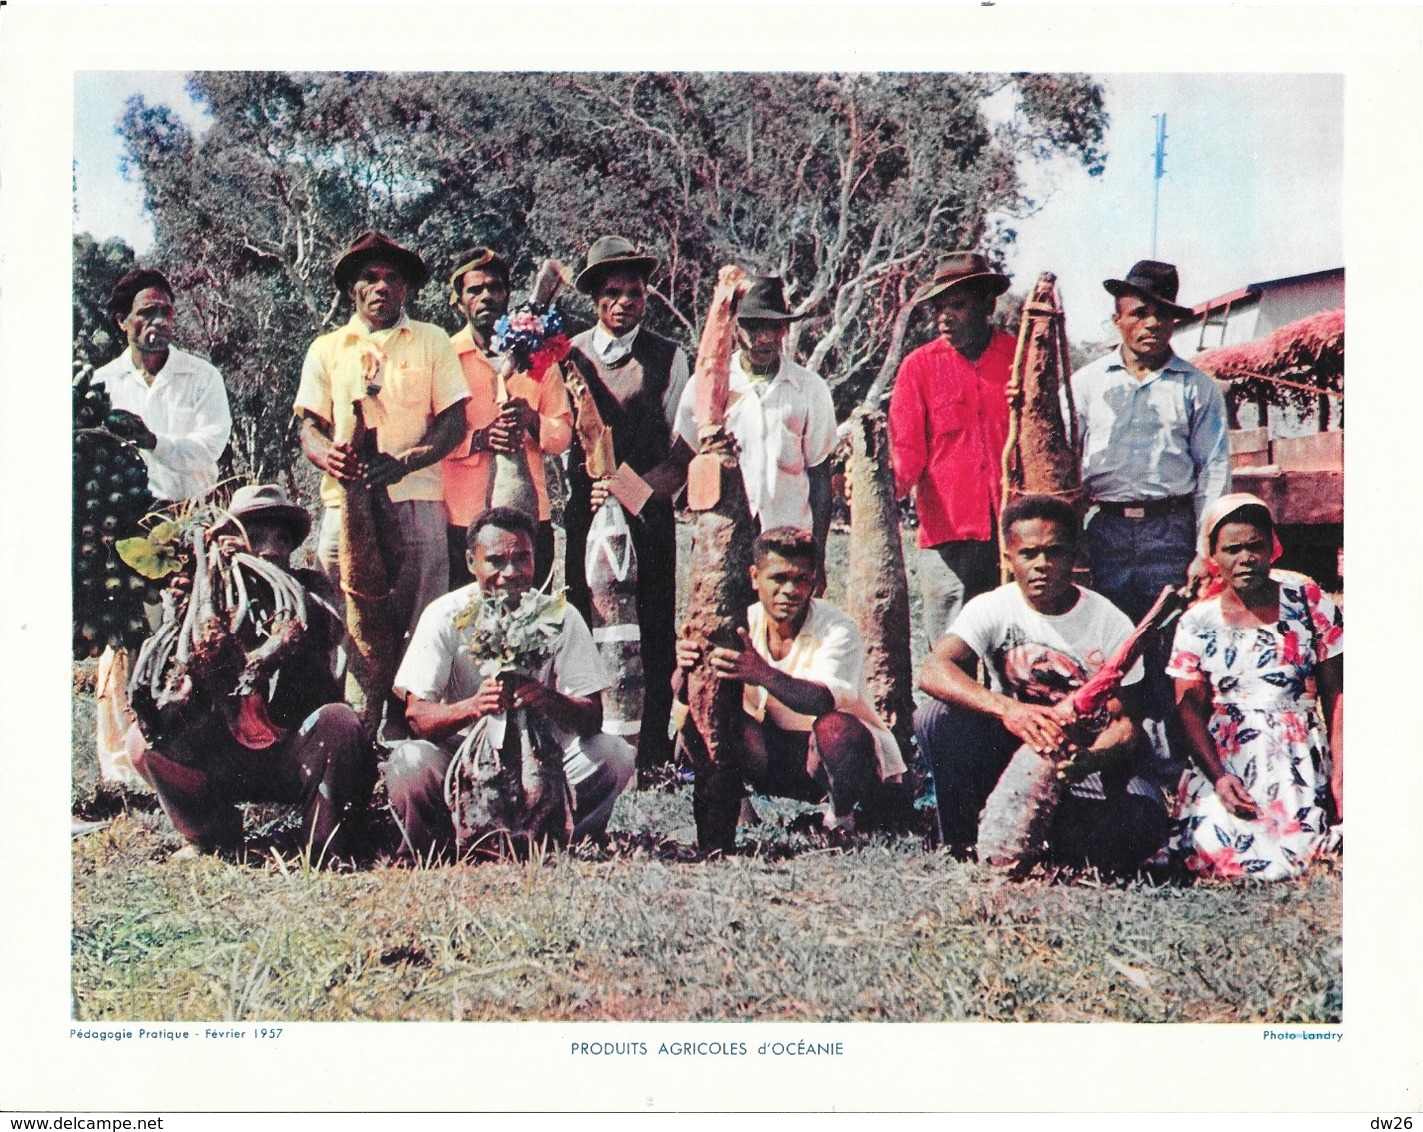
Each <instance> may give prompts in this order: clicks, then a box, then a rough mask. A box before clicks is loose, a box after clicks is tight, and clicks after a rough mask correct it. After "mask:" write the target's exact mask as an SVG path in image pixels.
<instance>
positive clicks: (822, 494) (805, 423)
mask: <svg viewBox="0 0 1423 1132" xmlns="http://www.w3.org/2000/svg"><path fill="white" fill-rule="evenodd" d="M804 317H805V316H804V315H797V314H792V313H791V310H790V307H789V306H788V305H787V303H786V295H785V288H784V287H783V285H782V283H781V281H780V279H778V278H776V277H775V276H762V277H760V278H757V279H753V280H752V281H751V286H750V287H749V288H748V289H747V291H746V295H745V296H744V297H743V298H742V300H741V305H740V307H738V308H737V312H736V337H737V341H738V343H739V346H740V348H739V349H738V350H737V351H736V353H734V354H733V355H732V356H731V396H730V400H729V401H728V403H727V409H726V424H727V427H728V428H729V429H730V430H731V434H732V435H733V436H734V437H736V440H737V443H738V444H740V446H741V476H742V479H743V480H744V481H745V483H746V501H747V502H748V503H749V504H750V505H751V514H752V516H753V517H754V518H755V519H756V520H757V521H758V522H759V523H760V524H761V529H762V530H763V531H769V530H771V529H772V528H773V527H804V528H806V529H808V530H809V531H810V532H811V533H812V534H813V535H814V536H815V546H816V552H817V555H818V558H817V559H816V566H817V567H818V568H820V569H821V570H822V572H823V569H824V564H825V536H826V534H827V533H828V532H829V530H830V500H831V490H830V453H831V452H832V451H834V449H835V441H836V436H835V403H834V401H832V400H831V397H830V387H829V386H828V385H826V384H825V379H824V378H822V377H821V376H820V375H819V374H818V373H815V372H813V371H811V370H808V369H806V368H805V367H804V366H799V365H796V363H795V362H793V361H791V359H790V358H788V357H786V356H785V353H784V347H785V341H786V334H787V332H788V331H789V329H790V324H791V323H792V322H795V321H796V320H797V319H798V318H804ZM677 435H678V436H680V437H681V438H682V439H683V440H684V441H686V443H687V446H688V447H689V448H690V449H691V450H692V451H693V452H695V451H697V449H698V446H699V445H698V441H697V420H696V387H695V386H694V385H692V384H688V386H687V388H686V389H685V390H684V391H683V393H682V400H681V402H680V403H679V404H678V406H677Z"/></svg>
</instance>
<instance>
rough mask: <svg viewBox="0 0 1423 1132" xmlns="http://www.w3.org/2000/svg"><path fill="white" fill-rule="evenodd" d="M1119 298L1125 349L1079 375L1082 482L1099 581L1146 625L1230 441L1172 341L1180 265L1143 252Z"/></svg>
mask: <svg viewBox="0 0 1423 1132" xmlns="http://www.w3.org/2000/svg"><path fill="white" fill-rule="evenodd" d="M1102 285H1103V286H1104V287H1105V288H1106V289H1107V291H1108V292H1109V293H1110V294H1111V295H1112V296H1113V297H1114V298H1115V300H1116V306H1115V310H1114V311H1113V313H1112V322H1113V323H1114V324H1115V325H1116V327H1117V331H1118V333H1119V334H1120V335H1121V339H1122V342H1121V347H1120V348H1119V349H1117V350H1114V351H1113V352H1112V353H1110V354H1108V355H1107V356H1106V357H1103V358H1099V359H1098V360H1097V361H1095V362H1092V363H1091V364H1090V365H1087V366H1084V367H1083V368H1082V369H1080V370H1078V371H1077V372H1076V373H1074V374H1073V375H1072V399H1073V405H1074V411H1075V413H1076V418H1077V436H1078V438H1079V442H1080V444H1081V451H1082V483H1083V487H1084V488H1085V490H1086V492H1087V495H1088V496H1089V498H1090V499H1091V500H1092V504H1093V509H1094V510H1093V512H1089V515H1088V520H1087V539H1086V544H1087V556H1088V560H1089V561H1090V563H1091V566H1092V578H1093V588H1094V589H1096V590H1097V591H1098V592H1099V593H1101V594H1103V595H1104V596H1105V597H1107V598H1108V599H1110V600H1111V601H1112V602H1113V603H1114V604H1115V605H1116V606H1117V608H1119V609H1120V610H1121V611H1122V612H1123V613H1125V614H1126V615H1127V616H1128V617H1129V618H1130V619H1131V620H1132V621H1139V620H1140V619H1141V617H1142V616H1143V615H1144V614H1145V613H1146V611H1147V609H1148V607H1149V606H1150V605H1151V603H1152V602H1153V601H1155V600H1156V596H1157V595H1158V594H1159V593H1160V592H1161V590H1162V587H1164V586H1167V585H1171V586H1179V585H1181V584H1182V583H1184V582H1185V580H1186V576H1187V573H1188V571H1189V569H1190V567H1191V564H1192V562H1193V560H1194V559H1195V555H1196V526H1197V523H1198V521H1199V519H1200V516H1201V515H1202V513H1204V511H1205V509H1206V508H1207V507H1209V506H1210V505H1211V504H1212V503H1213V502H1214V501H1215V500H1216V499H1218V498H1219V497H1220V496H1221V495H1222V494H1223V493H1225V492H1227V491H1229V490H1230V445H1229V442H1228V438H1227V434H1226V429H1227V427H1228V426H1227V418H1226V412H1225V398H1224V396H1222V394H1221V391H1220V387H1219V386H1217V385H1216V383H1215V382H1214V381H1213V380H1212V379H1211V378H1210V377H1208V376H1206V375H1205V374H1204V373H1202V372H1201V371H1200V370H1198V369H1197V368H1196V367H1195V366H1193V365H1191V364H1190V363H1189V362H1186V361H1183V360H1182V359H1180V358H1178V357H1177V356H1176V355H1175V353H1174V352H1173V351H1172V349H1171V332H1172V331H1173V330H1174V329H1175V326H1176V320H1177V319H1179V318H1185V317H1188V316H1189V315H1190V314H1191V313H1192V312H1191V309H1190V308H1189V307H1183V306H1180V305H1178V304H1177V302H1176V293H1177V290H1178V289H1179V287H1180V280H1179V277H1178V275H1177V273H1176V268H1175V267H1174V266H1172V265H1171V264H1169V263H1161V262H1159V261H1157V260H1149V259H1146V260H1141V261H1140V262H1139V263H1137V264H1135V265H1134V266H1133V267H1132V269H1131V270H1130V271H1129V272H1127V276H1126V278H1125V279H1108V280H1105V281H1104V282H1103V284H1102ZM1163 663H1164V657H1162V656H1159V655H1153V654H1148V657H1147V666H1146V667H1147V676H1146V684H1145V698H1146V712H1145V714H1146V717H1147V718H1146V721H1145V726H1146V731H1147V734H1148V735H1149V736H1150V737H1151V738H1152V741H1153V744H1154V745H1155V746H1156V748H1157V753H1158V760H1159V761H1160V764H1161V765H1160V767H1159V768H1158V769H1159V773H1160V777H1161V780H1162V784H1163V785H1167V786H1171V785H1174V782H1173V781H1172V779H1173V778H1174V770H1175V769H1179V767H1178V764H1179V763H1180V760H1179V759H1172V758H1171V757H1170V756H1169V754H1168V750H1167V748H1168V747H1171V748H1179V749H1184V744H1178V743H1175V742H1171V741H1169V740H1168V739H1166V738H1165V736H1164V733H1163V728H1164V725H1165V724H1166V723H1169V724H1171V726H1172V727H1173V729H1174V721H1175V710H1174V705H1173V701H1172V690H1171V681H1170V680H1169V679H1168V678H1166V676H1165V675H1164V674H1163V672H1162V671H1161V669H1162V667H1163Z"/></svg>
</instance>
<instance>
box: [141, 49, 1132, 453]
mask: <svg viewBox="0 0 1423 1132" xmlns="http://www.w3.org/2000/svg"><path fill="white" fill-rule="evenodd" d="M190 89H191V91H192V93H193V95H194V97H195V98H197V99H199V100H200V101H201V102H203V103H204V104H205V105H206V106H207V107H208V109H209V111H210V112H211V114H212V125H211V127H210V128H209V129H208V131H207V132H206V134H205V135H204V136H203V137H202V138H201V139H197V138H194V137H193V136H192V134H191V131H189V130H188V129H187V127H186V126H184V125H183V123H182V122H181V121H179V120H178V119H177V118H176V117H175V116H174V115H173V114H172V113H171V112H170V111H169V110H168V109H167V108H166V107H162V106H148V105H146V104H145V103H144V102H143V101H142V100H134V101H133V102H132V103H131V104H130V106H129V108H128V112H127V114H126V115H125V118H124V122H123V126H122V131H123V134H124V136H125V139H126V142H127V146H128V151H129V154H130V159H131V161H132V164H133V167H134V168H135V169H136V170H137V172H138V173H139V176H140V178H141V180H142V183H143V186H144V192H145V195H146V199H147V202H148V205H149V208H150V209H151V211H152V213H153V216H154V223H155V227H156V230H157V236H158V248H157V258H158V260H159V262H160V264H161V265H162V266H163V267H164V268H165V269H166V270H168V271H170V273H171V277H172V278H173V280H174V283H175V284H176V285H177V286H178V287H180V288H181V289H182V290H183V293H184V302H183V304H181V306H182V309H183V310H184V311H185V312H186V315H185V317H187V318H189V319H190V322H191V325H190V327H189V328H187V329H190V330H191V333H192V334H193V336H194V341H195V342H196V343H197V344H198V345H199V346H200V347H201V348H202V350H203V351H204V352H206V353H207V354H208V356H209V357H211V359H212V360H213V363H214V364H215V365H217V366H218V367H219V368H220V369H221V370H222V371H223V373H224V375H225V376H226V377H227V379H228V384H229V391H230V395H231V398H232V404H233V413H234V433H233V446H234V450H235V456H236V461H237V465H238V467H239V469H241V470H243V471H246V472H249V473H251V474H255V475H258V476H260V477H261V478H264V479H265V478H270V477H271V476H272V475H273V474H274V473H275V472H276V471H277V470H279V469H281V468H284V467H286V466H287V465H288V463H289V462H290V460H291V458H292V456H293V455H294V453H295V432H294V429H293V427H292V418H291V411H290V406H291V402H292V399H293V396H294V393H295V388H296V382H297V376H298V374H299V372H300V365H301V358H302V355H303V353H304V351H305V349H306V346H307V344H308V343H309V342H310V341H311V339H312V338H313V337H314V336H315V335H316V334H317V333H319V332H321V331H322V330H323V329H327V328H329V327H331V326H332V325H334V324H335V323H336V322H337V321H338V320H339V319H341V318H343V317H344V316H345V312H344V309H343V306H342V301H341V300H340V298H339V296H337V295H336V294H335V292H334V287H333V286H332V285H331V283H330V269H331V265H332V263H333V261H334V260H335V258H336V256H337V255H338V254H339V251H340V249H341V247H343V246H344V245H345V244H346V243H347V242H348V241H349V240H350V239H351V238H352V237H353V236H354V235H355V234H356V233H357V232H359V231H361V230H363V229H365V228H381V229H383V230H384V231H386V232H388V233H389V234H390V235H392V236H393V237H394V238H396V239H397V240H400V241H402V242H405V243H407V244H408V245H409V246H412V247H415V248H417V249H418V250H419V251H420V252H421V254H422V255H423V256H424V257H425V258H426V260H427V262H428V263H429V264H430V265H431V267H432V268H433V269H434V274H435V278H434V279H432V281H431V282H430V283H429V284H428V285H427V286H426V288H425V289H424V290H423V292H422V294H421V296H420V299H421V306H420V308H419V309H420V310H422V311H423V312H424V316H425V317H427V318H431V319H434V320H436V321H444V322H445V324H446V325H447V326H448V327H449V328H451V329H453V328H454V326H455V325H456V322H457V320H456V319H455V318H454V317H453V313H452V312H450V311H449V308H448V307H447V305H446V297H447V293H448V288H447V282H446V281H445V280H444V279H443V278H440V276H441V275H442V273H443V271H444V270H445V269H447V267H448V266H449V265H451V264H453V263H454V262H455V257H456V256H457V255H458V253H459V252H460V251H461V250H463V249H464V248H466V247H468V246H470V245H471V244H474V243H489V244H493V245H494V246H496V247H498V248H500V250H501V251H504V252H506V253H508V254H509V258H510V259H511V261H512V263H513V265H514V272H515V279H516V282H517V281H518V280H519V279H527V278H528V277H529V276H531V275H532V272H533V269H534V267H535V265H536V264H537V262H538V260H539V259H540V258H542V257H543V256H545V255H557V256H559V257H560V258H562V259H564V261H565V262H567V263H569V264H570V266H572V265H575V264H576V263H577V262H578V261H579V259H580V258H581V256H582V253H583V252H584V251H585V249H586V248H587V246H588V244H589V243H590V242H591V241H592V239H593V238H594V237H595V236H596V235H598V234H600V233H603V232H618V233H621V234H623V235H626V236H628V237H630V238H632V239H634V240H638V241H640V242H642V243H643V244H644V245H645V246H647V247H648V248H649V250H650V251H651V252H652V253H653V254H655V255H657V256H658V257H659V258H660V259H661V261H662V269H661V270H660V271H659V272H658V273H657V275H656V276H654V280H653V283H654V296H655V300H656V301H655V302H654V303H653V304H652V306H651V311H650V315H649V319H650V321H651V322H652V324H653V326H654V327H655V328H657V329H661V330H664V331H666V332H669V333H671V334H673V335H674V336H676V337H678V338H680V339H681V340H682V341H684V342H685V343H686V344H687V345H688V346H691V345H693V344H694V342H695V337H696V330H697V323H698V319H699V315H700V312H701V311H702V310H703V309H704V308H705V306H706V303H707V301H708V299H709V297H710V294H711V290H712V285H713V282H714V279H715V274H716V270H717V268H718V267H719V266H720V265H721V264H722V263H726V262H736V263H739V264H741V265H743V266H744V267H746V268H748V269H750V270H753V271H759V272H766V273H772V272H774V273H777V274H779V275H781V276H782V277H783V278H784V279H785V281H786V286H787V291H788V294H789V296H790V299H791V302H792V303H793V304H794V306H795V307H796V309H797V310H798V311H799V312H802V313H806V314H807V315H808V317H807V318H806V319H805V320H804V321H801V322H798V323H796V324H794V326H793V328H792V331H791V348H792V349H794V350H795V351H796V352H797V354H798V355H799V356H800V357H802V358H803V359H804V360H805V361H806V363H807V364H808V365H810V366H811V367H812V368H816V369H818V370H820V372H822V373H823V374H824V375H825V376H826V378H827V380H828V381H829V382H830V383H831V385H832V386H833V387H835V389H836V396H837V401H838V403H839V405H840V408H841V410H842V411H848V409H849V408H850V407H851V406H852V405H853V404H855V403H858V402H859V401H860V400H862V399H864V398H865V397H866V396H867V395H869V396H871V397H874V398H877V397H879V396H881V395H882V394H884V393H886V392H887V391H888V387H889V382H890V380H891V379H892V377H893V374H894V372H895V369H896V367H897V364H898V359H899V356H900V354H901V353H902V352H903V349H904V347H905V345H906V343H907V342H908V341H910V340H911V339H910V335H911V316H912V313H913V308H912V306H911V305H910V304H909V301H908V300H909V297H910V295H911V294H912V292H913V289H914V287H915V285H916V284H917V283H918V282H919V281H920V280H922V278H923V277H924V276H925V275H926V274H927V273H928V271H929V270H930V269H932V265H933V262H934V259H935V257H936V256H937V254H938V253H939V252H941V251H944V250H948V249H951V248H954V247H961V246H969V245H978V246H985V247H986V248H987V250H988V251H989V253H990V255H993V256H997V257H998V258H1000V259H1001V255H1002V252H1003V251H1004V249H1005V248H1006V247H1007V246H1008V245H1009V244H1010V243H1011V242H1012V239H1013V231H1012V229H1011V227H1010V224H1009V222H1010V221H1011V218H1012V217H1013V216H1015V215H1020V214H1022V213H1023V212H1024V211H1025V210H1030V209H1032V208H1034V207H1036V204H1037V202H1034V201H1030V200H1027V199H1026V197H1025V194H1024V191H1023V188H1022V182H1021V180H1020V177H1019V173H1018V166H1019V163H1020V162H1023V161H1043V160H1050V159H1057V158H1065V159H1069V160H1075V161H1078V162H1080V163H1082V164H1083V165H1085V166H1086V167H1087V168H1088V170H1089V172H1094V173H1095V172H1099V171H1100V169H1101V165H1102V161H1103V160H1104V157H1103V154H1102V152H1101V148H1100V147H1101V141H1102V136H1103V132H1104V129H1105V123H1106V116H1105V113H1104V111H1103V109H1102V102H1101V92H1100V90H1099V88H1098V87H1097V86H1096V85H1095V84H1093V83H1092V82H1090V81H1089V80H1088V79H1087V78H1085V77H1084V76H1074V75H1067V76H1063V75H1014V76H1006V75H925V74H887V75H815V74H646V73H630V74H554V75H547V74H533V73H519V74H487V73H486V74H440V75H429V74H416V75H407V74H288V73H279V72H221V73H200V74H196V75H194V76H193V77H192V78H191V80H190ZM995 96H997V97H996V102H997V103H998V104H1001V103H1002V102H1003V101H1004V100H1005V99H1007V100H1009V101H1011V103H1012V105H1013V107H1014V109H1013V112H1012V114H1011V115H1009V117H1008V119H1007V120H1006V121H999V122H997V123H995V122H994V121H992V120H990V118H989V117H988V115H987V114H986V112H985V103H986V102H987V100H989V99H991V98H995ZM566 306H567V307H568V308H569V313H570V314H572V315H573V316H574V317H575V318H577V317H579V316H583V317H589V316H591V309H590V308H589V307H587V306H586V305H581V300H579V299H578V298H577V297H576V296H569V297H568V299H567V300H566Z"/></svg>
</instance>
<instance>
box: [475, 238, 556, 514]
mask: <svg viewBox="0 0 1423 1132" xmlns="http://www.w3.org/2000/svg"><path fill="white" fill-rule="evenodd" d="M567 282H568V273H567V271H566V270H565V269H564V267H563V266H562V265H561V264H560V263H558V261H557V260H552V259H546V260H544V262H543V266H542V267H540V268H539V273H538V275H536V276H535V277H534V286H533V291H532V293H531V294H530V295H529V297H528V299H527V300H525V301H524V302H523V303H522V304H521V305H520V306H519V307H518V308H517V309H516V310H515V311H514V312H513V313H512V314H506V315H504V316H503V317H502V318H501V319H500V320H499V321H498V322H496V323H495V324H494V335H493V337H492V338H491V339H490V343H489V345H490V348H491V349H492V350H493V352H494V354H495V356H496V357H498V358H499V365H498V367H497V369H496V371H495V373H496V387H495V400H496V401H497V402H498V403H499V404H501V405H503V404H505V403H506V402H508V400H509V396H510V394H509V387H508V381H509V378H511V377H512V376H513V375H514V374H516V373H524V374H528V376H529V377H530V378H531V379H532V380H533V381H535V382H540V381H542V380H543V378H544V375H545V374H546V373H547V372H548V370H549V367H550V366H552V365H553V364H554V363H556V362H561V361H562V360H563V359H564V358H565V357H567V356H568V350H569V345H568V335H567V334H565V333H564V329H563V316H562V315H561V314H560V313H559V310H558V307H557V306H555V305H554V300H555V299H557V298H558V294H559V292H560V291H561V290H563V288H564V286H566V285H567ZM486 503H487V504H488V505H489V506H490V507H513V508H514V509H515V510H518V511H522V512H524V513H525V514H526V515H529V516H531V517H532V518H534V519H537V518H538V517H539V513H538V510H539V501H538V493H537V491H536V490H535V488H534V480H533V476H532V474H531V473H530V472H529V461H528V457H527V456H526V455H525V453H524V452H522V451H519V452H514V453H506V452H496V453H495V456H494V472H493V474H492V475H491V476H490V477H489V496H488V498H487V500H486Z"/></svg>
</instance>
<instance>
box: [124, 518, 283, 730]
mask: <svg viewBox="0 0 1423 1132" xmlns="http://www.w3.org/2000/svg"><path fill="white" fill-rule="evenodd" d="M190 567H191V581H192V584H191V586H189V587H187V588H186V589H182V588H178V587H174V586H170V587H169V588H168V589H167V590H166V591H165V592H164V594H163V597H162V602H163V617H162V622H161V624H160V625H159V627H158V629H157V631H156V632H155V633H153V635H152V636H150V637H149V638H148V639H147V640H146V641H145V642H144V643H143V646H142V647H141V648H140V649H139V653H138V658H137V660H136V661H135V662H134V666H133V674H132V676H131V677H130V681H129V698H130V701H131V702H132V705H133V709H134V712H135V714H136V715H137V717H138V721H139V727H140V728H141V729H142V731H143V733H144V736H145V737H146V738H147V739H148V741H149V742H150V743H156V742H158V741H160V740H162V739H164V738H166V737H170V736H171V735H173V734H174V733H176V732H179V731H184V730H188V729H191V728H192V727H194V726H196V725H198V724H200V723H202V722H204V721H205V719H206V717H207V715H208V713H209V712H210V711H211V710H213V709H214V708H215V709H217V710H218V711H220V712H221V713H222V714H223V715H224V716H225V717H226V718H227V719H228V721H229V723H234V722H235V721H237V720H238V719H239V717H240V716H241V715H242V714H243V713H244V712H248V711H251V710H252V709H253V708H254V707H255V708H256V709H257V711H258V713H259V715H260V716H261V721H260V723H259V726H262V727H266V728H267V729H268V730H272V729H271V728H270V724H269V723H267V722H266V720H265V708H264V707H262V706H261V700H262V693H263V692H264V690H265V686H266V681H267V679H268V677H269V676H270V674H271V673H272V672H273V671H274V670H275V669H276V667H277V665H278V664H279V663H280V662H281V660H282V658H283V657H284V656H286V655H287V654H288V653H289V652H290V651H291V650H292V649H293V648H294V647H295V646H296V645H297V643H298V642H299V641H300V640H301V638H302V634H303V633H304V631H305V630H306V626H307V610H306V594H305V591H304V590H303V589H302V586H301V583H299V582H298V581H297V580H296V579H295V578H293V577H292V576H291V575H290V574H288V573H287V572H286V571H285V570H283V569H282V568H281V567H279V566H275V565H273V564H272V563H270V562H267V561H266V560H264V559H262V558H259V557H257V556H256V555H255V554H251V553H248V552H247V551H245V550H243V549H241V547H240V544H238V543H236V542H235V541H233V540H227V539H223V540H218V541H215V542H214V543H213V544H212V545H208V544H207V537H206V536H205V534H204V532H203V530H202V529H201V528H197V529H195V530H194V531H193V534H192V562H191V563H190Z"/></svg>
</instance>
